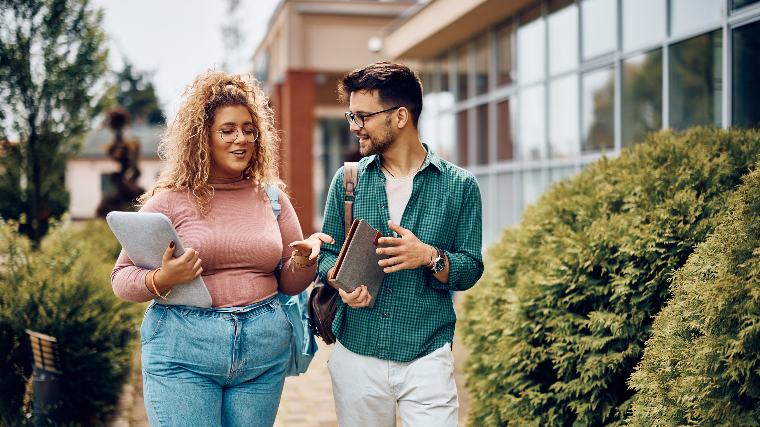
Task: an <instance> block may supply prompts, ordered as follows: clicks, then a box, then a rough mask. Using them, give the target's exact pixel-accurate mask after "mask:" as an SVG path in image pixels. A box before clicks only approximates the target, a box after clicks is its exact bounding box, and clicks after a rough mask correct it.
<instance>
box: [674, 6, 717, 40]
mask: <svg viewBox="0 0 760 427" xmlns="http://www.w3.org/2000/svg"><path fill="white" fill-rule="evenodd" d="M722 4H723V0H671V3H670V32H671V33H672V34H673V35H676V36H677V35H679V34H686V33H688V32H690V31H694V30H700V29H702V28H704V27H705V26H706V25H710V24H715V26H718V25H720V7H721V5H722Z"/></svg>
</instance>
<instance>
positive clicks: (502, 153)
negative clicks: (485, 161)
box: [496, 99, 514, 160]
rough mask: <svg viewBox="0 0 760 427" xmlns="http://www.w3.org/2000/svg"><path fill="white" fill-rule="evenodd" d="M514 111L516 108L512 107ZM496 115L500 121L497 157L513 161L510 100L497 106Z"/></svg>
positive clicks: (498, 124) (498, 123)
mask: <svg viewBox="0 0 760 427" xmlns="http://www.w3.org/2000/svg"><path fill="white" fill-rule="evenodd" d="M512 108H513V109H514V106H512ZM496 114H497V115H498V120H497V122H496V125H497V126H498V135H497V136H498V138H499V142H498V147H497V150H496V155H497V158H498V159H499V160H512V156H513V153H512V110H510V100H509V99H508V100H506V101H503V102H500V103H499V104H497V105H496Z"/></svg>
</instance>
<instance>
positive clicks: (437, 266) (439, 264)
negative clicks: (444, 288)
mask: <svg viewBox="0 0 760 427" xmlns="http://www.w3.org/2000/svg"><path fill="white" fill-rule="evenodd" d="M445 265H446V263H445V260H444V259H443V258H437V259H436V260H435V263H433V271H435V272H436V273H438V272H441V271H443V267H444V266H445Z"/></svg>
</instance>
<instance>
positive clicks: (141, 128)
mask: <svg viewBox="0 0 760 427" xmlns="http://www.w3.org/2000/svg"><path fill="white" fill-rule="evenodd" d="M165 130H166V127H164V126H151V125H145V124H138V125H135V126H129V127H127V129H126V131H125V132H124V137H125V139H136V140H138V141H139V142H140V158H142V159H157V158H158V144H159V142H161V137H162V136H163V134H164V131H165ZM113 138H114V134H113V131H112V130H111V129H109V128H106V127H103V128H100V129H95V130H93V131H91V132H90V133H89V134H88V135H87V136H86V137H85V141H84V144H82V150H81V151H80V152H79V154H78V155H77V156H75V157H74V158H75V159H82V158H87V159H97V158H104V159H105V158H107V157H108V156H106V147H107V146H108V144H110V143H111V141H113Z"/></svg>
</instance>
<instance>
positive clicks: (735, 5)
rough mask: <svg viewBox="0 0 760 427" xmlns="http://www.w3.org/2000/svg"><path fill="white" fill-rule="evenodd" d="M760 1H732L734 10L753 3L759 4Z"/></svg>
mask: <svg viewBox="0 0 760 427" xmlns="http://www.w3.org/2000/svg"><path fill="white" fill-rule="evenodd" d="M759 1H760V0H731V8H732V9H739V8H741V7H744V6H747V5H750V4H752V3H757V2H759Z"/></svg>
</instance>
